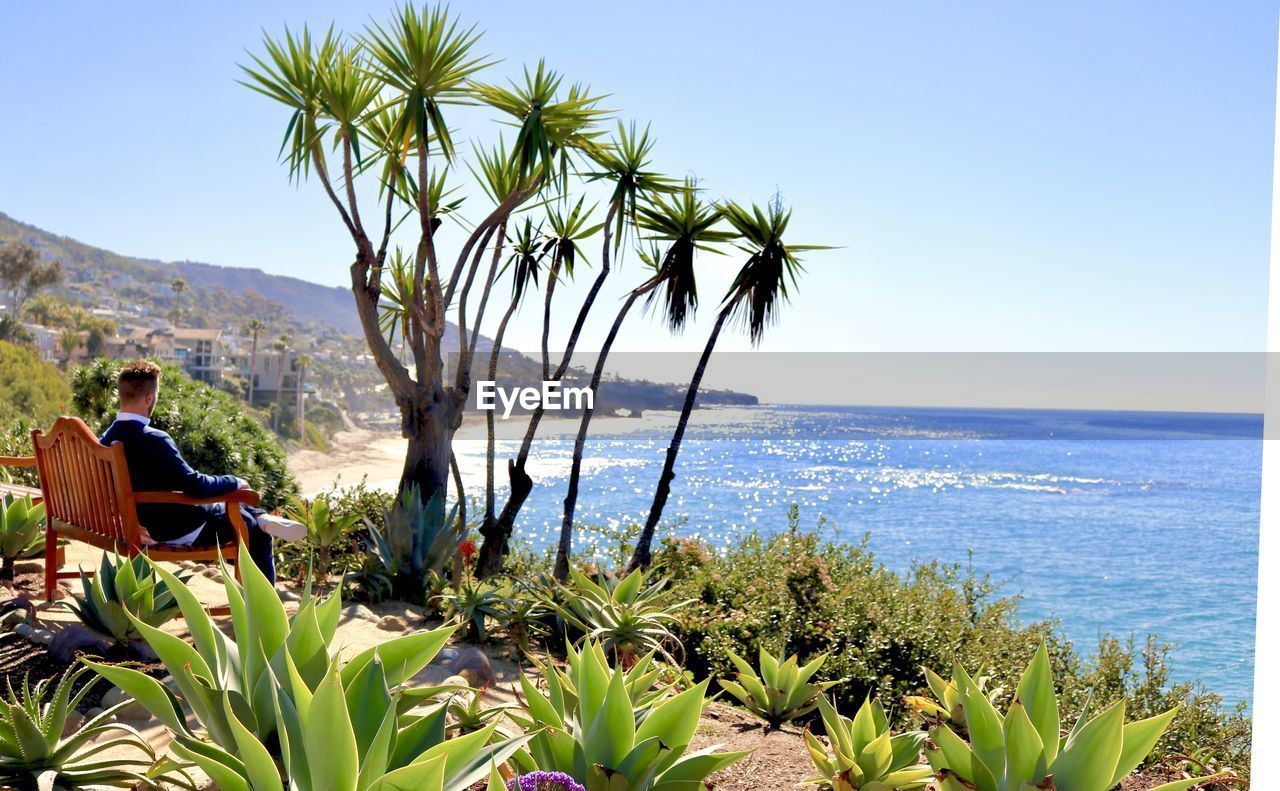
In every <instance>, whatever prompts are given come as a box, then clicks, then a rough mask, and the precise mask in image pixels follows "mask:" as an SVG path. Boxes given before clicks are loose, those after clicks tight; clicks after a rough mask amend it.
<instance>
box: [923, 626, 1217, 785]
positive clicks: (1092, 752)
mask: <svg viewBox="0 0 1280 791" xmlns="http://www.w3.org/2000/svg"><path fill="white" fill-rule="evenodd" d="M954 678H955V689H956V694H957V696H958V697H957V698H955V699H953V700H952V702H951V704H950V706H949V707H948V709H949V710H952V709H954V708H956V706H957V705H959V706H963V708H964V719H965V722H966V723H967V724H968V728H969V736H968V740H967V741H966V740H965V739H962V738H961V737H960V736H959V735H957V734H956V732H955V731H954V730H952V728H951V726H950V725H948V724H947V723H946V722H939V723H938V724H936V725H935V726H934V727H932V728H930V729H929V743H928V744H927V745H926V747H925V756H926V757H927V758H928V760H929V764H930V765H931V766H932V767H933V768H934V770H935V771H936V772H937V777H938V782H939V786H940V788H941V789H942V791H973V789H977V790H978V791H1024V789H1028V788H1032V789H1035V788H1053V789H1056V791H1106V790H1107V789H1109V788H1112V787H1113V786H1115V785H1117V784H1119V783H1120V781H1121V780H1123V779H1124V778H1125V777H1126V776H1128V775H1129V773H1131V772H1132V771H1133V770H1134V769H1137V768H1138V766H1140V765H1141V764H1142V762H1143V760H1145V759H1146V757H1147V755H1148V754H1149V753H1150V752H1151V749H1152V747H1154V746H1155V743H1156V741H1157V740H1159V738H1160V736H1161V735H1162V734H1163V733H1164V731H1165V729H1166V728H1168V727H1169V723H1170V722H1171V721H1172V720H1173V717H1174V715H1175V714H1176V713H1177V709H1170V710H1169V711H1166V712H1164V713H1163V714H1158V715H1156V716H1154V717H1150V718H1148V719H1145V720H1139V721H1137V722H1130V723H1125V721H1124V711H1125V702H1124V701H1123V700H1120V701H1119V702H1117V703H1115V704H1113V705H1111V706H1109V707H1108V708H1106V709H1105V710H1103V711H1102V712H1101V713H1099V714H1097V715H1096V716H1092V714H1093V713H1092V711H1091V708H1092V706H1091V703H1089V702H1086V704H1085V708H1084V711H1083V712H1082V713H1081V714H1080V717H1079V719H1077V720H1076V723H1075V725H1074V726H1073V727H1072V728H1071V731H1070V732H1069V733H1068V734H1066V735H1065V736H1064V735H1062V731H1061V729H1060V727H1061V726H1060V722H1059V718H1058V700H1057V696H1056V694H1055V692H1054V685H1053V675H1052V671H1051V669H1050V666H1049V652H1048V650H1047V649H1046V648H1045V646H1044V645H1043V644H1042V645H1041V646H1040V649H1039V650H1038V651H1037V652H1036V655H1035V657H1034V658H1033V659H1032V660H1031V664H1030V665H1029V666H1028V667H1027V669H1026V671H1025V672H1024V673H1023V674H1022V679H1021V680H1020V681H1019V682H1018V690H1017V694H1016V695H1015V696H1014V699H1013V701H1012V702H1011V703H1010V704H1009V708H1008V710H1007V711H1006V712H1005V714H1003V715H1001V714H1000V712H999V711H997V710H996V707H995V706H993V705H992V704H991V701H989V700H988V699H987V696H986V695H985V694H983V692H982V690H981V689H980V688H979V686H978V684H977V682H975V681H974V680H973V679H972V678H971V677H970V676H969V674H968V673H966V672H965V670H964V668H963V667H960V666H959V665H957V666H956V668H955V674H954ZM1207 779H1209V778H1205V777H1201V778H1193V779H1188V780H1181V781H1176V782H1173V783H1166V784H1164V785H1161V786H1158V787H1157V788H1156V789H1153V790H1152V791H1183V789H1188V788H1191V787H1193V786H1195V785H1198V784H1200V783H1203V782H1204V781H1205V780H1207Z"/></svg>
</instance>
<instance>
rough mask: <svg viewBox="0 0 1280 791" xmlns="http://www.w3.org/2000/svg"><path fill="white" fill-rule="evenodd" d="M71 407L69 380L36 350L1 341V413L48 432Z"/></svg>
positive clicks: (7, 417) (9, 418) (8, 417)
mask: <svg viewBox="0 0 1280 791" xmlns="http://www.w3.org/2000/svg"><path fill="white" fill-rule="evenodd" d="M70 403H71V388H70V387H69V386H68V385H67V380H66V379H65V378H63V376H62V374H61V373H60V372H59V371H58V369H57V368H56V367H54V366H53V365H52V364H51V363H47V362H45V361H44V360H41V359H40V357H39V355H37V354H36V352H35V351H34V350H33V349H28V348H26V347H23V346H15V345H13V344H12V343H6V342H5V341H0V410H2V411H3V413H4V417H5V418H6V420H11V419H15V418H22V419H25V420H27V421H29V422H31V423H32V424H34V425H36V426H40V427H42V428H46V429H47V428H48V427H49V426H51V425H53V421H54V420H56V419H57V417H58V416H59V415H63V414H66V412H67V409H68V406H69V405H70Z"/></svg>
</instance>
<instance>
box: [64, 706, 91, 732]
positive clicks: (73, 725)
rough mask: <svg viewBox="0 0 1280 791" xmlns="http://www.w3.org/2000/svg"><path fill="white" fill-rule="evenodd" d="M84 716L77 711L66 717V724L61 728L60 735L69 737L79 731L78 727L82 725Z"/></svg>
mask: <svg viewBox="0 0 1280 791" xmlns="http://www.w3.org/2000/svg"><path fill="white" fill-rule="evenodd" d="M84 722H85V716H84V715H83V714H81V713H80V712H78V711H73V712H71V713H70V714H68V715H67V724H66V725H63V726H62V735H63V736H70V735H71V734H73V733H75V732H76V731H78V730H80V726H81V725H84Z"/></svg>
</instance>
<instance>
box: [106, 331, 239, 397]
mask: <svg viewBox="0 0 1280 791" xmlns="http://www.w3.org/2000/svg"><path fill="white" fill-rule="evenodd" d="M106 352H107V354H109V355H110V356H112V357H119V358H122V359H129V358H133V357H154V358H157V359H159V360H162V361H164V362H167V363H172V364H174V365H177V366H178V367H179V368H181V369H182V370H183V371H185V372H186V373H187V375H188V376H190V377H191V378H192V379H196V380H199V381H201V382H209V383H211V384H213V383H217V382H219V381H221V379H222V377H223V375H224V374H225V373H227V361H226V352H225V350H224V348H223V344H222V330H218V329H202V328H196V327H160V328H158V329H152V330H148V329H146V328H143V327H139V328H135V329H133V330H132V331H130V332H129V333H128V334H127V335H121V336H118V337H115V338H110V339H108V340H107V348H106Z"/></svg>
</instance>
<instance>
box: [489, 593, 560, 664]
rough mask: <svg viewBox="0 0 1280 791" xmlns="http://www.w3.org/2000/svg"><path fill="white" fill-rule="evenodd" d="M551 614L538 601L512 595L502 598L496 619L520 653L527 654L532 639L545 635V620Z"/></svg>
mask: <svg viewBox="0 0 1280 791" xmlns="http://www.w3.org/2000/svg"><path fill="white" fill-rule="evenodd" d="M552 612H553V611H552V610H551V609H550V608H549V607H548V606H547V605H546V604H545V603H544V602H542V601H540V600H539V599H534V598H529V597H527V596H521V595H519V594H513V595H511V596H504V597H502V601H501V603H500V605H499V607H498V616H497V617H498V623H500V624H502V628H503V629H505V630H506V632H507V638H508V639H509V640H512V641H514V642H515V645H516V648H517V649H518V650H519V651H520V652H521V653H528V651H529V646H530V642H531V640H532V639H533V638H535V637H545V636H546V635H547V633H548V631H549V630H548V628H547V623H546V619H547V616H548V615H550V614H551V613H552Z"/></svg>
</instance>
